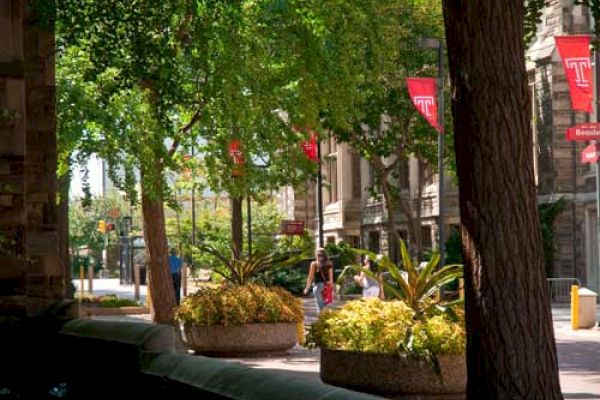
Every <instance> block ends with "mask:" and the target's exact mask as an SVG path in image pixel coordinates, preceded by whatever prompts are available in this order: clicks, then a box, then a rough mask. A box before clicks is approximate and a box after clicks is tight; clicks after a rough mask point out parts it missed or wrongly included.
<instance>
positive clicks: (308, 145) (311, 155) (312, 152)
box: [302, 131, 318, 161]
mask: <svg viewBox="0 0 600 400" xmlns="http://www.w3.org/2000/svg"><path fill="white" fill-rule="evenodd" d="M302 150H303V151H304V154H306V157H308V159H309V160H311V161H317V158H318V157H317V134H316V133H315V132H314V131H310V140H309V141H305V142H302Z"/></svg>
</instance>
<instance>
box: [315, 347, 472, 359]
mask: <svg viewBox="0 0 600 400" xmlns="http://www.w3.org/2000/svg"><path fill="white" fill-rule="evenodd" d="M319 348H320V349H322V350H326V351H339V352H344V353H352V354H357V355H378V356H391V357H393V356H397V357H398V358H406V359H410V360H415V361H420V360H421V359H423V358H424V356H420V355H414V358H411V357H408V356H407V355H406V354H400V353H378V352H376V351H358V350H342V349H332V348H329V347H325V346H320V347H319ZM466 355H467V353H466V352H464V353H460V354H448V353H436V354H435V356H436V357H465V356H466Z"/></svg>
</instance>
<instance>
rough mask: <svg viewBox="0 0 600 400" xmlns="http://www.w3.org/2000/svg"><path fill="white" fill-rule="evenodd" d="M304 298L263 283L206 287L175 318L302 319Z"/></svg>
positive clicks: (223, 321)
mask: <svg viewBox="0 0 600 400" xmlns="http://www.w3.org/2000/svg"><path fill="white" fill-rule="evenodd" d="M303 318H304V314H303V308H302V302H301V301H300V300H299V299H297V298H295V297H294V296H292V295H291V294H290V293H289V292H288V291H286V290H284V289H281V288H277V287H273V288H267V287H265V286H261V285H254V284H247V285H231V286H225V287H218V288H204V289H200V290H199V291H198V292H196V293H194V294H192V295H190V296H187V297H186V298H185V299H183V301H182V302H181V304H180V305H179V306H178V307H177V309H176V311H175V319H176V320H178V321H180V322H183V323H190V324H196V325H206V326H210V325H224V326H228V325H242V324H249V323H275V322H300V321H302V320H303Z"/></svg>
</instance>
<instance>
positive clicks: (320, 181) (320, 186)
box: [317, 140, 325, 248]
mask: <svg viewBox="0 0 600 400" xmlns="http://www.w3.org/2000/svg"><path fill="white" fill-rule="evenodd" d="M317 163H318V164H317V213H318V214H319V215H318V216H319V227H318V231H319V247H320V248H323V247H325V242H324V240H323V170H322V168H321V141H320V140H318V141H317Z"/></svg>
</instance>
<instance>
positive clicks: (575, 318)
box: [571, 285, 579, 331]
mask: <svg viewBox="0 0 600 400" xmlns="http://www.w3.org/2000/svg"><path fill="white" fill-rule="evenodd" d="M571 329H573V330H574V331H575V330H577V329H579V286H577V285H572V286H571Z"/></svg>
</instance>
